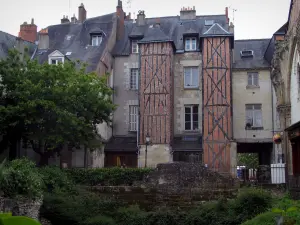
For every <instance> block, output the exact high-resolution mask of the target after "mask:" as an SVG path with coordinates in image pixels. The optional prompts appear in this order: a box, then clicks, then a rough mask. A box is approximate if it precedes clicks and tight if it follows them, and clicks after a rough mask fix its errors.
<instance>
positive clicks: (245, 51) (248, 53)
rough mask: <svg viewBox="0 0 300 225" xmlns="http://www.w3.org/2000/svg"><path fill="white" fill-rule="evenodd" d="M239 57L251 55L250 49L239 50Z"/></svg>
mask: <svg viewBox="0 0 300 225" xmlns="http://www.w3.org/2000/svg"><path fill="white" fill-rule="evenodd" d="M241 57H242V58H246V57H253V51H252V50H243V51H241Z"/></svg>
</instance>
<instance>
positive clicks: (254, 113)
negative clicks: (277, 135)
mask: <svg viewBox="0 0 300 225" xmlns="http://www.w3.org/2000/svg"><path fill="white" fill-rule="evenodd" d="M245 110H246V124H247V123H250V124H251V126H252V127H254V128H255V127H256V128H262V127H263V118H262V104H246V106H245Z"/></svg>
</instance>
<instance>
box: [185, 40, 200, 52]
mask: <svg viewBox="0 0 300 225" xmlns="http://www.w3.org/2000/svg"><path fill="white" fill-rule="evenodd" d="M196 49H197V39H196V38H195V37H193V38H186V39H185V51H196Z"/></svg>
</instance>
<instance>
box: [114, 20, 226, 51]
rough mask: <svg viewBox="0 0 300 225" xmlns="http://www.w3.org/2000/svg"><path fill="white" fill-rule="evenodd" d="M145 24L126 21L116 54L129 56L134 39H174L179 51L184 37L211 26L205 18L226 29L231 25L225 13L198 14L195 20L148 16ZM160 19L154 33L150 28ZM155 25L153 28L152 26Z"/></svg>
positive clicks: (199, 33) (181, 49) (116, 47)
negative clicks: (206, 22) (206, 24)
mask: <svg viewBox="0 0 300 225" xmlns="http://www.w3.org/2000/svg"><path fill="white" fill-rule="evenodd" d="M145 20H146V21H145V24H146V25H145V26H138V25H137V23H134V22H133V21H132V20H129V21H125V29H124V38H123V39H122V40H119V41H117V42H116V45H115V47H114V49H113V55H114V56H128V55H129V54H130V42H131V40H132V39H139V40H141V41H142V40H143V41H157V40H158V39H159V40H160V41H161V40H163V41H172V42H173V43H174V47H175V49H176V50H177V51H179V52H180V51H183V50H184V37H187V36H194V35H196V34H197V35H199V36H201V35H202V34H203V33H205V32H206V31H207V30H208V29H209V28H210V26H205V20H213V21H214V22H215V23H218V24H219V25H220V26H221V27H222V28H224V30H225V31H228V29H229V27H228V24H227V19H226V16H225V15H209V16H196V19H194V20H180V17H179V16H168V17H160V18H146V19H145ZM157 21H159V24H160V25H159V29H160V30H155V29H154V31H157V32H158V33H157V34H155V33H153V32H152V31H153V30H152V31H151V30H150V29H153V28H155V27H156V26H155V25H156V24H157ZM151 27H153V28H151Z"/></svg>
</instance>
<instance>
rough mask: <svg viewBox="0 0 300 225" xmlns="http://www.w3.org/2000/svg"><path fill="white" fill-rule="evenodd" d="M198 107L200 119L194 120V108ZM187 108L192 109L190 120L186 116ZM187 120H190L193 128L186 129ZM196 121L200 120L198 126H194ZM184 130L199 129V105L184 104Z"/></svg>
mask: <svg viewBox="0 0 300 225" xmlns="http://www.w3.org/2000/svg"><path fill="white" fill-rule="evenodd" d="M195 107H196V108H197V109H198V110H197V114H198V115H197V118H198V121H194V120H193V117H194V110H193V109H194V108H195ZM187 108H190V111H191V113H190V114H191V115H190V117H191V120H190V121H186V120H185V116H186V114H187V113H186V109H187ZM187 122H190V123H191V129H186V123H187ZM194 122H198V126H197V127H194ZM184 130H185V131H199V105H185V106H184Z"/></svg>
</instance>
